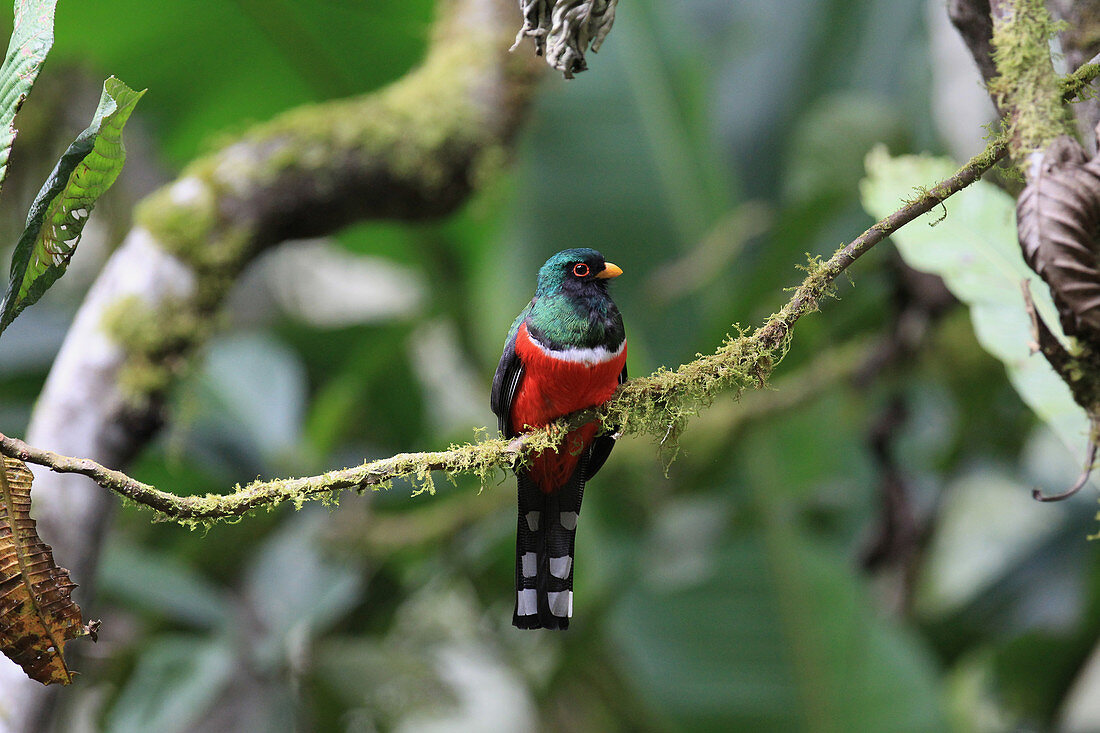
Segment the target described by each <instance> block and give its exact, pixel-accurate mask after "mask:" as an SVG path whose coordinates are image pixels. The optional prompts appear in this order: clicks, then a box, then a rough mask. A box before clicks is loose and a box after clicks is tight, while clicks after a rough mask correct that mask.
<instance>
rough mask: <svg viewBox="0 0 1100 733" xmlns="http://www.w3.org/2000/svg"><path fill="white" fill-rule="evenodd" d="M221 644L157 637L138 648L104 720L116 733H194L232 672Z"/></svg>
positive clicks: (229, 647)
mask: <svg viewBox="0 0 1100 733" xmlns="http://www.w3.org/2000/svg"><path fill="white" fill-rule="evenodd" d="M235 665H236V655H235V653H234V649H233V642H232V641H231V640H229V639H226V638H221V637H215V638H203V637H198V636H185V635H174V636H161V637H158V638H156V639H155V640H153V641H151V642H147V643H145V644H143V645H142V646H141V649H140V655H139V656H138V659H137V666H136V668H135V669H134V673H133V674H132V675H130V677H129V680H128V682H127V684H126V686H125V687H124V688H123V689H122V692H121V693H120V694H119V696H118V700H117V701H116V702H115V704H114V706H113V707H112V708H111V710H110V712H109V713H108V715H107V721H106V730H110V731H115V733H130V732H131V731H134V732H135V733H136V732H138V731H151V730H155V731H158V732H159V733H177V732H182V731H188V730H194V729H195V725H196V724H197V723H198V722H199V720H201V719H202V716H203V715H204V714H205V713H207V712H208V711H209V710H210V706H211V705H212V704H213V703H214V701H215V700H217V698H218V695H220V694H222V693H223V692H224V691H225V689H226V688H227V687H228V686H229V685H230V684H231V683H232V681H233V675H234V671H235V669H236V667H235Z"/></svg>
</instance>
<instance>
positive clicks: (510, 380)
mask: <svg viewBox="0 0 1100 733" xmlns="http://www.w3.org/2000/svg"><path fill="white" fill-rule="evenodd" d="M528 307H530V306H528ZM526 316H527V310H526V309H525V310H524V311H523V313H520V314H519V317H518V318H517V319H516V322H515V323H514V324H512V330H511V332H510V333H509V334H508V340H507V341H506V342H505V343H504V353H503V354H501V355H500V364H498V365H497V372H496V374H494V375H493V392H492V394H491V395H490V396H489V406H490V407H491V408H492V410H493V412H494V413H495V414H496V416H497V426H498V427H499V428H500V432H501V433H502V434H503V435H504V437H506V438H514V437H516V433H515V432H514V431H513V430H512V426H511V419H510V418H511V414H512V402H513V401H514V400H515V399H516V390H518V389H519V381H520V379H521V378H522V377H523V362H521V361H520V360H519V357H518V356H516V333H517V332H518V331H519V324H521V323H522V322H523V319H524V318H526Z"/></svg>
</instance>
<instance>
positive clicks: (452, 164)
mask: <svg viewBox="0 0 1100 733" xmlns="http://www.w3.org/2000/svg"><path fill="white" fill-rule="evenodd" d="M513 14H514V8H513V7H512V6H511V4H510V3H508V2H506V0H445V1H444V2H441V3H439V17H438V19H437V21H436V23H435V25H434V27H433V31H432V39H431V42H430V44H429V50H428V53H427V56H426V58H425V59H424V61H423V62H422V63H421V64H420V65H419V66H418V67H417V68H416V69H414V70H412V71H410V72H409V73H408V74H406V75H405V76H404V77H402V78H401V79H399V80H398V81H396V82H394V83H393V84H391V85H389V86H388V87H386V88H384V89H381V90H379V91H377V92H374V93H371V94H367V95H364V96H361V97H356V98H351V99H345V100H336V101H331V102H325V103H321V104H312V105H307V106H304V107H300V108H297V109H293V110H290V111H288V112H285V113H283V114H282V115H280V116H278V117H276V118H274V119H272V120H270V121H268V122H265V123H261V124H259V125H256V126H254V127H253V128H251V129H249V130H248V131H246V132H245V133H244V134H242V135H241V136H240V137H239V138H236V139H234V140H232V141H230V142H229V143H227V144H226V145H225V146H223V147H222V148H221V149H220V150H217V151H215V152H213V153H211V154H209V155H207V156H204V157H202V158H200V159H198V160H196V161H194V162H193V163H191V164H190V165H188V166H187V168H186V169H185V170H184V171H183V172H182V173H181V175H180V177H179V178H178V179H177V180H176V181H174V182H173V183H171V184H169V185H167V186H165V187H163V188H161V189H160V190H158V191H156V192H154V193H152V194H151V195H150V196H148V197H147V198H146V199H144V200H143V201H142V202H141V203H140V204H139V205H138V207H137V209H136V211H135V215H134V220H135V225H136V231H142V232H146V233H148V235H149V238H150V239H151V240H152V241H153V242H154V243H155V245H156V246H158V247H160V248H161V249H163V250H165V251H166V252H168V253H169V254H171V255H173V256H175V257H176V258H178V259H179V260H181V261H182V262H183V263H184V264H186V265H187V266H188V267H189V269H190V270H191V271H192V272H193V273H194V275H195V284H194V288H193V292H192V293H191V294H190V295H189V296H187V297H173V298H172V302H170V303H169V302H155V301H154V302H151V303H147V302H142V301H139V300H136V299H134V298H126V299H125V302H119V303H117V304H116V305H115V306H113V307H110V308H109V309H108V311H109V312H108V314H107V318H106V320H105V322H104V326H105V329H104V330H105V331H106V332H107V333H108V334H109V335H110V336H112V337H113V338H115V339H116V341H117V343H119V344H120V345H121V346H122V347H123V350H124V351H125V354H126V357H125V359H126V363H125V364H124V365H123V366H122V367H121V369H120V374H121V375H122V376H121V379H120V381H121V383H122V384H121V386H122V387H123V389H124V390H125V392H126V398H127V401H128V402H130V403H132V404H133V405H135V406H141V405H147V406H148V409H149V410H150V411H153V410H155V405H156V403H157V401H158V400H159V399H160V398H161V397H162V394H163V391H164V389H165V388H167V387H168V386H169V385H171V384H172V383H173V382H174V381H175V380H176V379H177V378H178V376H179V373H180V370H181V369H182V368H183V367H184V366H185V365H186V363H187V361H188V359H189V356H190V354H191V353H193V351H194V350H195V348H197V347H198V346H199V345H200V344H201V343H203V342H204V341H205V339H206V337H207V336H208V335H209V333H210V331H211V329H210V328H184V327H183V326H184V325H185V324H194V323H208V322H210V321H211V320H212V319H213V317H214V314H215V313H216V312H217V310H218V308H219V307H220V306H221V303H222V302H223V300H224V298H225V295H226V293H227V292H228V290H229V288H230V287H231V285H232V284H233V283H234V282H235V281H236V278H237V276H238V274H239V273H240V271H241V269H242V268H243V267H244V266H245V265H246V264H247V263H248V262H249V261H250V260H251V259H252V258H253V257H255V255H256V254H257V253H258V252H260V251H261V250H262V249H263V248H265V247H267V246H269V245H272V244H275V243H277V242H281V241H284V240H287V239H295V238H303V237H314V236H322V235H326V234H331V233H333V232H336V231H338V230H339V229H340V228H342V227H343V226H345V225H347V224H349V223H351V222H353V221H359V220H364V219H371V218H391V219H392V218H397V219H430V218H438V217H441V216H444V215H446V214H449V213H450V212H452V211H453V210H455V209H456V208H457V207H458V206H459V205H461V204H462V203H463V202H464V201H466V200H467V199H468V197H469V196H470V194H471V193H472V192H473V191H474V190H476V189H477V188H478V186H480V185H481V184H483V183H484V182H485V181H486V180H487V179H488V178H489V177H491V176H492V175H495V174H496V173H497V172H499V171H500V169H501V168H502V165H503V162H504V161H505V160H506V159H507V151H508V148H509V145H510V143H511V142H512V139H513V136H514V134H515V131H516V130H517V128H518V124H519V121H520V119H521V117H522V115H523V113H524V111H525V109H526V107H527V102H528V101H529V97H530V93H531V87H532V83H533V79H534V74H533V69H537V68H539V67H538V66H537V65H536V64H535V62H533V61H531V60H527V59H521V58H517V57H514V56H512V55H510V54H509V53H508V44H509V40H510V38H511V36H512V35H513V33H514V29H513V28H512V24H513V23H514V18H512V15H513ZM126 321H133V323H126ZM153 323H169V324H172V325H175V326H180V327H179V328H175V327H173V328H170V329H168V330H169V331H170V333H169V334H168V335H167V336H166V337H165V338H166V339H167V340H170V341H172V348H171V349H167V348H163V345H162V344H152V345H151V343H150V342H151V339H150V338H149V336H150V334H149V329H148V328H146V327H145V326H144V325H142V324H153ZM152 340H156V339H155V338H154V339H152Z"/></svg>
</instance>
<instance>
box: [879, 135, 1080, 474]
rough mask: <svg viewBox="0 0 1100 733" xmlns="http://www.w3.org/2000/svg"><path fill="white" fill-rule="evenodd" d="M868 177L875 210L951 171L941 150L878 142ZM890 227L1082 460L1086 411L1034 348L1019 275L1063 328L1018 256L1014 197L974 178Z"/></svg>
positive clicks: (908, 256) (914, 263) (884, 210)
mask: <svg viewBox="0 0 1100 733" xmlns="http://www.w3.org/2000/svg"><path fill="white" fill-rule="evenodd" d="M866 163H867V177H866V178H865V179H863V182H862V183H861V184H860V193H861V195H862V198H863V208H864V209H866V210H867V213H869V214H870V215H871V216H873V217H875V218H881V217H884V216H886V215H887V214H889V213H891V212H892V211H894V210H895V209H897V208H898V207H899V206H900V205H901V203H902V200H903V199H905V198H907V197H911V196H912V195H913V191H914V189H915V188H917V187H919V186H931V185H933V184H935V183H936V182H938V181H940V180H942V179H944V178H947V177H948V176H950V175H951V174H953V173H954V172H955V169H956V168H957V166H956V165H955V163H954V162H952V161H951V160H949V159H947V158H933V157H927V156H901V157H897V158H891V157H890V155H889V153H887V152H886V149H885V148H884V147H881V146H880V147H877V148H875V149H874V150H872V151H871V152H870V153H869V154H868V155H867V161H866ZM947 207H948V213H947V214H946V216H945V212H944V209H943V207H940V208H937V209H935V210H933V211H931V212H929V213H928V214H925V215H924V216H922V217H920V218H919V219H917V220H916V221H913V222H912V223H910V224H908V225H907V226H905V227H904V228H902V229H900V230H899V231H897V232H895V233H894V234H892V235H890V238H891V240H892V241H893V242H894V244H895V245H896V246H897V248H898V252H899V253H900V254H901V256H902V258H903V259H904V260H905V262H906V264H908V265H909V266H910V267H913V268H915V269H917V270H920V271H921V272H930V273H934V274H936V275H939V276H940V277H942V278H943V281H944V283H945V284H946V285H947V287H948V289H949V290H950V291H951V292H952V293H953V294H954V295H955V297H956V298H958V299H959V300H961V301H962V302H963V303H965V304H966V305H967V307H969V309H970V320H971V322H972V324H973V326H974V334H975V335H976V336H977V339H978V343H980V344H981V345H982V348H984V349H985V350H986V351H988V352H989V353H990V354H992V355H993V356H995V357H997V358H998V359H999V360H1001V361H1002V362H1003V363H1004V365H1005V369H1006V370H1007V372H1008V378H1009V381H1010V382H1011V383H1012V386H1013V387H1014V388H1015V389H1016V392H1017V393H1019V395H1020V397H1021V399H1023V401H1024V403H1025V404H1027V406H1028V407H1030V408H1031V409H1032V411H1033V412H1035V414H1036V415H1038V416H1039V417H1040V418H1041V419H1042V420H1043V421H1044V422H1046V423H1047V424H1048V425H1050V427H1051V428H1052V429H1053V430H1054V432H1055V434H1057V435H1058V438H1059V439H1060V440H1061V441H1062V442H1063V443H1064V444H1065V445H1066V447H1068V448H1069V449H1070V451H1071V452H1072V453H1073V454H1074V455H1075V456H1077V457H1078V459H1080V460H1084V448H1085V444H1086V439H1087V437H1088V418H1087V416H1086V415H1085V411H1084V410H1083V409H1082V408H1081V407H1080V406H1078V405H1077V403H1076V402H1074V401H1073V397H1072V396H1071V395H1070V392H1069V388H1068V387H1066V385H1065V383H1064V382H1062V380H1061V379H1060V378H1059V377H1058V375H1057V374H1056V373H1055V372H1054V370H1053V369H1051V367H1050V365H1049V364H1047V362H1046V360H1045V359H1044V358H1043V357H1042V356H1039V355H1038V354H1036V355H1032V353H1031V348H1030V346H1029V344H1030V343H1031V340H1032V339H1031V324H1030V323H1029V321H1028V316H1027V312H1026V311H1025V310H1024V300H1023V295H1022V294H1021V292H1020V283H1021V282H1022V281H1024V280H1030V281H1031V294H1032V297H1033V298H1034V299H1035V306H1036V308H1037V309H1038V311H1039V315H1040V316H1042V318H1043V320H1045V321H1046V322H1047V325H1048V326H1050V328H1051V329H1052V330H1053V331H1054V332H1055V333H1056V334H1057V335H1058V336H1061V335H1062V334H1061V328H1060V326H1059V319H1058V314H1057V310H1056V309H1055V307H1054V303H1053V301H1052V300H1051V298H1050V291H1049V290H1048V289H1047V287H1046V284H1045V283H1043V281H1042V280H1040V279H1039V277H1038V276H1037V275H1036V274H1035V273H1034V272H1032V271H1031V270H1030V269H1029V268H1028V267H1027V265H1026V264H1024V259H1023V255H1022V254H1021V253H1020V247H1019V245H1018V244H1017V240H1016V207H1015V202H1014V201H1013V200H1012V197H1011V196H1009V195H1008V194H1007V193H1005V192H1004V191H1002V190H1000V189H999V188H997V187H996V186H993V185H992V184H988V183H983V182H981V181H979V182H978V183H975V184H973V185H972V186H970V187H968V188H966V189H963V190H962V191H960V192H959V193H957V194H955V195H954V196H952V197H951V199H950V200H949V201H948V202H947Z"/></svg>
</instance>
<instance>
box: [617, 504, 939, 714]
mask: <svg viewBox="0 0 1100 733" xmlns="http://www.w3.org/2000/svg"><path fill="white" fill-rule="evenodd" d="M846 565H847V561H846V560H845V558H844V557H842V556H841V555H839V554H833V553H831V552H829V551H827V550H824V549H823V548H822V547H821V546H820V545H818V544H816V543H811V542H809V541H807V540H806V539H805V538H803V537H801V536H800V535H799V534H798V532H797V531H796V530H795V529H794V527H793V526H792V525H791V524H790V523H787V522H785V521H775V522H774V523H771V524H770V525H769V526H768V527H766V528H762V531H757V532H752V533H750V534H749V536H747V537H745V538H744V539H741V540H738V541H736V542H732V543H729V544H726V545H725V546H724V547H721V548H720V549H718V550H717V551H716V552H715V553H714V554H713V556H712V557H711V558H710V562H709V563H707V564H700V565H698V567H700V568H703V567H706V568H707V570H708V572H706V574H703V575H701V576H700V577H698V578H697V579H692V580H691V581H690V582H686V583H685V582H683V581H682V580H680V579H677V578H667V577H666V578H661V577H654V578H649V579H648V580H649V581H650V583H651V584H652V587H648V588H647V587H645V586H641V587H638V588H637V589H635V590H633V591H629V592H627V593H626V594H625V595H624V596H623V597H622V598H621V599H620V602H619V603H618V604H617V605H616V606H615V608H614V610H613V612H612V613H611V615H610V617H609V626H610V629H611V635H612V637H613V638H614V639H615V641H616V642H617V646H618V649H619V651H620V652H621V655H620V656H618V657H617V659H619V661H620V663H621V664H622V671H623V674H624V675H625V676H626V677H627V678H628V679H630V680H631V682H632V684H634V685H636V686H637V687H638V688H639V691H640V692H642V693H643V695H644V697H645V699H646V700H648V701H649V703H650V704H651V705H653V706H654V707H655V708H656V709H657V710H659V711H660V712H662V713H663V714H665V715H667V716H668V717H670V718H671V719H672V720H674V721H676V722H677V723H678V724H679V726H680V727H682V729H683V730H692V731H710V730H714V731H724V730H752V731H794V730H810V731H847V732H849V733H851V732H853V731H868V733H870V732H871V731H885V730H890V731H937V730H943V729H944V727H945V721H944V718H943V713H942V708H941V702H940V698H939V693H938V691H937V690H936V687H935V684H934V674H933V667H932V664H931V661H930V659H929V658H928V656H927V655H926V654H925V653H924V652H923V650H921V649H920V648H919V647H918V646H917V645H916V644H914V642H913V640H912V639H911V638H910V637H908V636H907V635H905V634H904V633H902V632H901V631H900V630H899V629H898V628H896V627H894V626H893V625H892V624H890V623H889V622H887V621H885V620H883V619H881V618H879V617H877V615H876V613H875V611H874V610H873V608H872V607H871V606H870V604H868V603H867V602H866V600H865V599H864V598H863V597H862V593H861V592H860V589H859V588H858V587H857V583H856V582H855V579H854V578H853V577H852V573H851V571H850V570H849V569H848V568H847V567H846Z"/></svg>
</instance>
